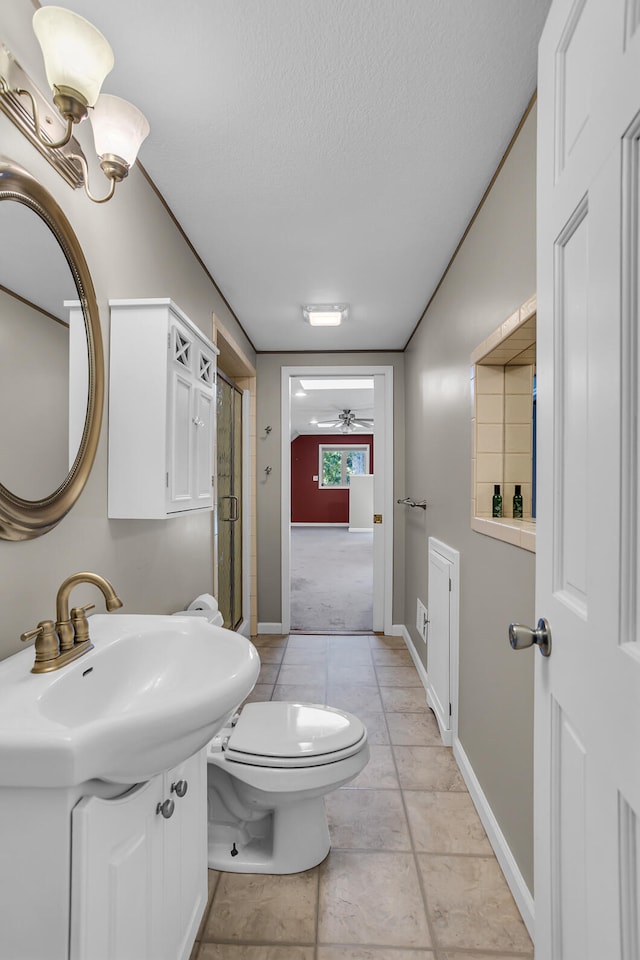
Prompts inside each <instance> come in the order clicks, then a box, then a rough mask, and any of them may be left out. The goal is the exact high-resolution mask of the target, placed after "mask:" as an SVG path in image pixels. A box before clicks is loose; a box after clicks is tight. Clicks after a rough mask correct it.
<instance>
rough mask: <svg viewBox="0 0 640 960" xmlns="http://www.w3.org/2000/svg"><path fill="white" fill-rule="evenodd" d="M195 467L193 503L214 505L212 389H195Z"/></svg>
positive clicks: (213, 415) (196, 504)
mask: <svg viewBox="0 0 640 960" xmlns="http://www.w3.org/2000/svg"><path fill="white" fill-rule="evenodd" d="M193 400H194V415H193V422H194V428H193V429H194V431H195V440H194V445H193V447H194V469H193V481H194V487H193V501H194V502H193V505H194V507H196V506H197V507H211V506H212V505H213V480H212V473H213V444H214V424H215V407H214V402H213V393H212V392H211V391H210V390H202V389H201V388H200V387H196V388H195V389H194V396H193Z"/></svg>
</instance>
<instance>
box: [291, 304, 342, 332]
mask: <svg viewBox="0 0 640 960" xmlns="http://www.w3.org/2000/svg"><path fill="white" fill-rule="evenodd" d="M348 312H349V305H348V304H347V303H307V304H305V305H304V306H303V308H302V316H303V317H304V319H305V320H306V321H307V323H310V324H311V326H312V327H339V326H340V324H341V323H342V321H343V320H346V318H347V314H348Z"/></svg>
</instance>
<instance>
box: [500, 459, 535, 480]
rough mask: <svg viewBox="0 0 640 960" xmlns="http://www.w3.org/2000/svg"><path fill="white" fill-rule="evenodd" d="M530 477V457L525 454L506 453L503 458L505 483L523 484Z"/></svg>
mask: <svg viewBox="0 0 640 960" xmlns="http://www.w3.org/2000/svg"><path fill="white" fill-rule="evenodd" d="M530 476H531V457H529V456H528V455H527V454H525V453H507V454H506V455H505V458H504V479H505V483H524V482H525V481H526V479H527V478H528V477H530Z"/></svg>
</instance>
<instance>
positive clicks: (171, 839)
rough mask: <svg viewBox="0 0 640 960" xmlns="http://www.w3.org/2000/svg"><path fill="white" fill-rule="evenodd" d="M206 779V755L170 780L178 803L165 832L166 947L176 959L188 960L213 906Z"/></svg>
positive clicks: (168, 788)
mask: <svg viewBox="0 0 640 960" xmlns="http://www.w3.org/2000/svg"><path fill="white" fill-rule="evenodd" d="M206 778H207V770H206V754H205V752H203V751H200V753H198V754H196V755H195V756H193V757H190V758H189V759H188V760H185V762H184V763H181V764H180V765H179V766H177V767H175V768H174V769H173V770H170V771H169V772H168V773H167V774H166V778H165V796H167V797H171V799H172V800H174V802H175V810H174V814H173V816H172V817H171V819H170V820H168V821H167V822H166V823H165V830H164V841H165V845H164V870H165V884H164V896H165V908H164V916H165V921H166V923H167V926H166V934H165V938H166V939H165V942H166V946H167V953H166V956H167V957H171V960H188V958H189V956H190V953H191V948H192V946H193V942H194V940H195V937H196V934H197V932H198V926H199V924H200V920H201V919H202V915H203V913H204V909H205V907H206V905H207V784H206ZM184 784H186V785H187V787H186V793H185V792H184V789H185V788H184ZM181 793H184V795H183V796H180V794H181Z"/></svg>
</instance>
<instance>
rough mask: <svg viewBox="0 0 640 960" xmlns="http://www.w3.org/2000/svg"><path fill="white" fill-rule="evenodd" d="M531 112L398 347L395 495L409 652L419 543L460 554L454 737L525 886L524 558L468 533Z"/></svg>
mask: <svg viewBox="0 0 640 960" xmlns="http://www.w3.org/2000/svg"><path fill="white" fill-rule="evenodd" d="M535 156H536V117H535V109H534V110H533V111H532V113H531V114H530V115H529V117H528V119H527V121H526V123H525V125H524V127H523V129H522V132H521V134H520V136H519V138H518V140H517V141H516V143H515V145H514V147H513V149H512V151H511V153H510V154H509V157H508V159H507V161H506V163H505V165H504V167H503V169H502V171H501V173H500V175H499V177H498V179H497V181H496V183H495V185H494V187H493V189H492V191H491V193H490V194H489V197H488V198H487V201H486V202H485V204H484V206H483V208H482V210H481V212H480V214H479V216H478V218H477V219H476V221H475V223H474V225H473V227H472V228H471V231H470V233H469V235H468V236H467V238H466V240H465V242H464V244H463V246H462V248H461V250H460V252H459V253H458V255H457V257H456V259H455V261H454V263H453V265H452V268H451V270H450V271H449V273H448V274H447V276H446V278H445V280H444V283H443V284H442V286H441V288H440V290H439V292H438V294H437V296H436V297H435V299H434V301H433V303H432V304H431V307H430V308H429V310H428V312H427V314H426V316H425V318H424V319H423V322H422V323H421V324H420V327H419V328H418V330H417V332H416V334H415V335H414V337H413V339H412V340H411V342H410V344H409V345H408V349H407V350H406V352H405V383H406V395H405V404H406V488H407V490H410V491H411V495H412V496H414V497H420V498H422V497H426V498H427V500H428V502H429V508H428V510H427V511H426V514H422V513H421V512H420V515H419V516H418V515H417V514H418V513H419V511H417V510H416V511H410V513H409V515H408V517H407V522H406V532H405V567H404V569H405V571H406V579H405V607H404V623H405V624H406V625H407V627H408V628H409V632H410V634H411V638H412V640H413V641H414V642H415V646H416V650H417V651H418V652H419V654H420V655H421V656H422V657H423V658H424V656H425V647H424V645H423V644H422V643H421V642H418V637H417V633H416V631H415V627H414V622H415V609H416V597H417V596H420V597H421V599H423V600H424V602H426V601H427V591H428V583H427V538H428V537H429V536H434V537H437V538H438V539H440V540H442V541H444V542H445V543H447V544H449V545H450V546H451V547H453V548H454V549H456V550H459V551H460V566H461V587H460V605H461V609H460V697H459V702H460V712H459V737H460V740H461V743H462V746H463V748H464V750H465V752H466V753H467V755H468V757H469V759H470V761H471V764H472V766H473V769H474V771H475V773H476V775H477V777H478V779H479V781H480V784H481V786H482V789H483V790H484V792H485V794H486V796H487V799H488V801H489V803H490V805H491V807H492V810H493V812H494V814H495V816H496V817H497V820H498V823H499V824H500V827H501V829H502V831H503V833H504V835H505V837H506V839H507V842H508V843H509V846H510V848H511V850H512V852H513V854H514V856H515V858H516V861H517V863H518V866H519V869H520V871H521V873H522V875H523V877H524V879H525V881H526V882H527V884H528V885H529V887H530V889H533V665H534V661H533V656H531V655H530V654H531V651H527V652H523V653H519V654H515V653H513V652H512V651H511V649H510V647H509V644H508V641H507V627H508V624H509V622H510V621H512V620H519V621H523V622H525V623H532V622H533V620H534V576H535V557H534V555H533V554H531V553H528V552H526V551H524V550H521V549H519V548H517V547H513V546H510V545H508V544H506V543H502V542H499V541H497V540H493V539H490V538H488V537H485V536H483V535H481V534H478V533H474V532H473V531H472V530H471V527H470V523H469V516H470V496H471V494H470V491H471V427H470V417H471V401H470V386H469V372H470V360H469V357H470V354H471V351H472V350H473V349H474V348H475V347H476V346H477V345H478V344H479V343H480V342H481V341H482V340H483V339H484V338H485V337H486V336H488V334H489V333H491V332H492V331H493V330H494V329H495V328H496V327H497V326H498V324H499V323H501V322H502V321H503V320H505V319H506V318H507V317H508V316H509V315H510V314H511V313H512V312H513V311H514V310H515V309H517V308H518V307H519V306H520V304H521V303H523V302H524V301H525V300H527V299H528V298H529V297H530V296H531V295H532V294H533V293H535V289H536V260H535V195H536V191H535Z"/></svg>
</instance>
